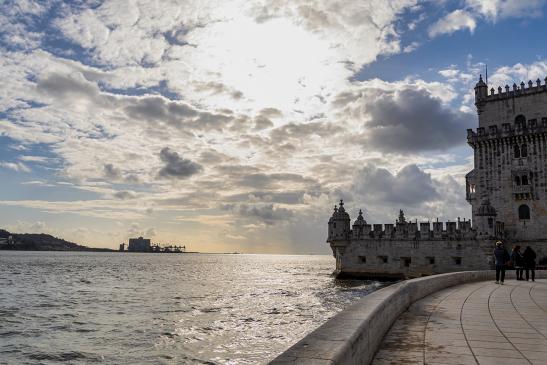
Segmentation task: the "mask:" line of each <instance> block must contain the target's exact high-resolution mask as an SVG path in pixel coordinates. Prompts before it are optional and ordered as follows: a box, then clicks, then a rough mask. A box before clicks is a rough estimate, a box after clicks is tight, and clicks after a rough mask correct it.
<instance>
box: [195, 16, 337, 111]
mask: <svg viewBox="0 0 547 365" xmlns="http://www.w3.org/2000/svg"><path fill="white" fill-rule="evenodd" d="M207 32H208V34H207V35H202V36H203V37H201V36H200V39H199V44H200V48H201V49H200V50H197V54H196V56H197V55H199V57H200V59H199V60H198V59H195V60H194V61H195V62H199V63H200V65H201V66H202V67H203V69H205V70H207V71H206V72H208V73H209V75H214V77H218V78H219V79H217V80H216V81H217V82H222V83H223V84H225V85H228V86H229V87H231V88H233V89H236V90H239V91H241V92H242V93H243V96H244V98H245V100H246V101H248V102H250V103H251V105H248V106H250V107H251V108H252V107H253V106H254V107H258V108H260V107H277V108H279V109H282V110H283V109H285V110H286V109H287V108H288V107H289V108H291V109H306V108H309V109H310V110H316V108H317V105H314V102H313V101H311V100H310V99H313V97H314V95H318V94H321V90H322V89H323V88H325V87H326V86H332V85H333V84H334V83H336V82H340V80H341V79H342V80H344V76H345V75H344V73H346V72H347V71H346V70H345V69H344V67H343V65H341V64H340V65H336V64H335V63H336V57H335V52H336V49H335V48H331V47H329V44H328V43H327V41H325V40H323V39H321V38H320V37H319V36H318V35H316V34H314V33H311V32H309V31H307V30H306V29H303V28H301V27H299V26H298V25H296V24H294V23H292V22H291V21H290V20H288V19H282V18H276V19H272V20H269V21H267V22H265V23H256V22H255V21H254V20H253V19H250V18H247V17H244V16H242V17H239V18H237V19H233V20H230V21H226V22H219V23H217V24H216V25H215V26H211V27H209V29H208V30H207ZM333 69H334V72H333ZM341 73H342V75H341ZM209 77H211V76H209ZM316 99H317V98H316Z"/></svg>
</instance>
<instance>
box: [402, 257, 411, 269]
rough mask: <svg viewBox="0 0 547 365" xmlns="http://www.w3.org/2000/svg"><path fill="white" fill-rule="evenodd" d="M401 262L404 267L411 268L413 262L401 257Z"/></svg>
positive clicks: (408, 258)
mask: <svg viewBox="0 0 547 365" xmlns="http://www.w3.org/2000/svg"><path fill="white" fill-rule="evenodd" d="M401 261H403V265H404V267H410V263H411V262H412V260H411V259H410V257H401Z"/></svg>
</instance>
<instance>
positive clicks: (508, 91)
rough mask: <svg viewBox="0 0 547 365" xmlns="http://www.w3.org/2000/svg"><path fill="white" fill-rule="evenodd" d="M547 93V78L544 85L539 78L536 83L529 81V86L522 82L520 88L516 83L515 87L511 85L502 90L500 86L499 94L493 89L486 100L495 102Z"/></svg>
mask: <svg viewBox="0 0 547 365" xmlns="http://www.w3.org/2000/svg"><path fill="white" fill-rule="evenodd" d="M546 91H547V77H546V78H545V79H544V84H543V85H542V84H541V80H540V79H539V78H538V79H537V80H536V82H535V85H534V82H532V80H529V81H528V85H526V84H525V83H524V81H522V82H521V83H520V86H519V85H517V84H516V83H514V84H513V87H509V85H505V88H502V87H501V86H498V88H497V93H496V89H494V88H491V89H490V93H489V94H488V95H487V96H486V98H485V100H486V101H487V102H488V101H495V100H501V99H508V98H517V97H521V96H526V95H531V94H535V93H542V92H546Z"/></svg>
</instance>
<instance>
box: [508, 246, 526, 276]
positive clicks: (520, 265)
mask: <svg viewBox="0 0 547 365" xmlns="http://www.w3.org/2000/svg"><path fill="white" fill-rule="evenodd" d="M511 261H512V262H513V267H514V268H515V274H516V275H517V280H524V278H523V277H522V276H523V274H524V260H523V259H522V254H521V253H520V246H519V245H516V246H514V247H513V251H512V252H511Z"/></svg>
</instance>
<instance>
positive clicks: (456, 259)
mask: <svg viewBox="0 0 547 365" xmlns="http://www.w3.org/2000/svg"><path fill="white" fill-rule="evenodd" d="M452 259H453V260H454V264H456V265H461V264H462V258H461V257H452Z"/></svg>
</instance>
